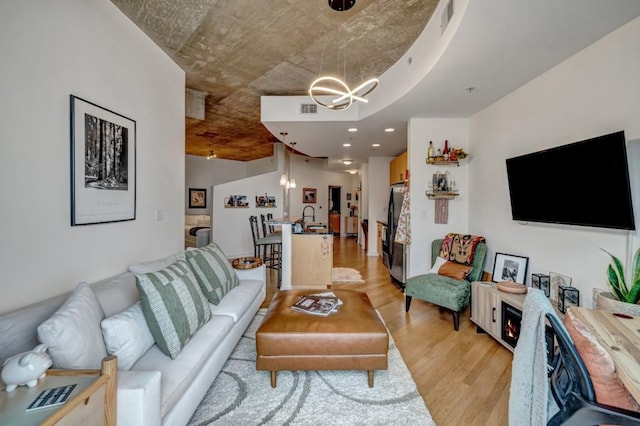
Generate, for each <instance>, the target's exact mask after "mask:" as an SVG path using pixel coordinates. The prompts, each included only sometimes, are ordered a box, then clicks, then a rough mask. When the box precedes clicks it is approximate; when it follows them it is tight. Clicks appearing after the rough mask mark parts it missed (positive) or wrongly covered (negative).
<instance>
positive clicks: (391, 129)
mask: <svg viewBox="0 0 640 426" xmlns="http://www.w3.org/2000/svg"><path fill="white" fill-rule="evenodd" d="M384 131H385V132H387V133H391V132H395V131H396V129H394V128H393V127H387V128H386V129H384Z"/></svg>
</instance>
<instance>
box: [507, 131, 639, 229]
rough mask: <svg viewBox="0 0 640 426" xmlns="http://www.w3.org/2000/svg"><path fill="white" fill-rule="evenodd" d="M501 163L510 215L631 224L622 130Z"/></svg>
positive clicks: (526, 218)
mask: <svg viewBox="0 0 640 426" xmlns="http://www.w3.org/2000/svg"><path fill="white" fill-rule="evenodd" d="M506 162H507V178H508V181H509V195H510V197H511V213H512V216H513V220H516V221H522V222H544V223H559V224H568V225H580V226H592V227H601V228H613V229H631V230H632V229H635V223H634V217H633V204H632V200H631V185H630V182H629V169H628V166H627V147H626V140H625V136H624V131H620V132H616V133H611V134H608V135H603V136H598V137H595V138H591V139H587V140H583V141H580V142H575V143H571V144H568V145H562V146H558V147H555V148H551V149H547V150H544V151H539V152H534V153H531V154H526V155H521V156H518V157H513V158H508V159H507V160H506Z"/></svg>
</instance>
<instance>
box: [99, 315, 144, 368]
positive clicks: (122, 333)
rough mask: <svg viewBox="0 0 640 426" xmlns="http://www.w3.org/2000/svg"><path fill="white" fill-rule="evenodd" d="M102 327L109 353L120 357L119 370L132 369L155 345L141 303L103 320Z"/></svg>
mask: <svg viewBox="0 0 640 426" xmlns="http://www.w3.org/2000/svg"><path fill="white" fill-rule="evenodd" d="M100 325H101V327H102V336H103V337H104V344H105V346H106V349H107V353H108V354H109V355H116V356H117V357H118V370H129V369H131V367H132V366H133V364H135V363H136V361H138V359H140V357H141V356H142V355H144V353H145V352H146V351H148V350H149V348H150V347H151V346H153V345H154V344H155V340H154V339H153V336H152V335H151V331H149V326H148V325H147V321H146V320H145V318H144V314H143V313H142V305H141V304H140V302H136V303H134V304H133V305H131V306H130V307H128V308H127V309H125V310H124V311H122V312H120V313H118V314H115V315H112V316H110V317H108V318H105V319H103V320H102V323H101V324H100Z"/></svg>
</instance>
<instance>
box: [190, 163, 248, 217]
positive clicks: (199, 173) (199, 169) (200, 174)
mask: <svg viewBox="0 0 640 426" xmlns="http://www.w3.org/2000/svg"><path fill="white" fill-rule="evenodd" d="M247 164H248V163H247V162H245V161H233V160H222V159H219V158H212V159H211V160H207V158H206V157H200V156H197V155H187V156H186V158H185V198H184V206H185V207H184V210H185V214H211V195H212V190H213V186H214V185H217V184H219V183H224V182H231V181H234V180H236V179H242V178H244V177H246V176H247ZM189 188H206V190H207V207H206V208H205V209H190V208H189Z"/></svg>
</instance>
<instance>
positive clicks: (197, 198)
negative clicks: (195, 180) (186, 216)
mask: <svg viewBox="0 0 640 426" xmlns="http://www.w3.org/2000/svg"><path fill="white" fill-rule="evenodd" d="M189 208H190V209H205V208H207V189H206V188H189Z"/></svg>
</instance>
